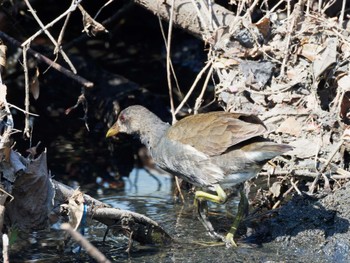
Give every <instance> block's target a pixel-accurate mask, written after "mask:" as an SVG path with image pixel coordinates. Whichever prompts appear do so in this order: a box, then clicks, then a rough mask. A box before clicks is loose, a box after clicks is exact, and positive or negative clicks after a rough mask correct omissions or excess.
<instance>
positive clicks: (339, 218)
mask: <svg viewBox="0 0 350 263" xmlns="http://www.w3.org/2000/svg"><path fill="white" fill-rule="evenodd" d="M349 190H350V183H347V184H345V185H344V186H343V187H342V188H340V189H338V190H336V191H335V192H334V193H331V194H328V195H327V196H326V197H324V198H321V199H316V198H312V197H308V196H295V197H294V198H293V199H292V200H291V201H290V202H289V203H288V204H286V205H284V206H283V207H281V208H280V209H279V210H278V211H277V212H276V214H275V216H273V217H272V218H270V219H269V220H266V221H265V222H263V223H260V224H259V229H258V230H257V232H256V234H255V236H256V237H258V238H260V239H261V240H262V242H263V246H265V247H275V248H276V247H279V248H280V250H283V252H284V253H287V254H289V253H291V254H292V255H296V254H299V255H300V258H299V259H300V260H301V262H305V261H304V260H307V259H310V260H311V259H313V260H315V259H316V258H317V260H318V261H319V262H350V254H349V248H350V242H349V241H350V231H349V220H350V206H349V203H348V200H349V198H350V192H349Z"/></svg>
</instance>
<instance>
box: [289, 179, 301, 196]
mask: <svg viewBox="0 0 350 263" xmlns="http://www.w3.org/2000/svg"><path fill="white" fill-rule="evenodd" d="M290 183H291V185H292V186H293V188H294V189H295V191H296V192H297V193H298V195H302V193H301V191H300V190H299V188H298V186H297V184H298V183H299V181H296V182H294V181H293V178H291V179H290Z"/></svg>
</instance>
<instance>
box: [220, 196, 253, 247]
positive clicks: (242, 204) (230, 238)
mask: <svg viewBox="0 0 350 263" xmlns="http://www.w3.org/2000/svg"><path fill="white" fill-rule="evenodd" d="M240 195H241V199H240V200H239V205H238V211H237V215H236V217H235V221H234V222H233V224H232V226H231V228H230V230H229V231H228V233H227V235H226V238H225V239H226V240H225V242H226V245H227V246H235V247H236V246H237V244H236V242H235V241H234V237H235V234H236V231H237V228H238V226H239V224H240V223H241V221H242V219H243V217H244V216H245V213H246V211H247V208H248V199H247V197H246V195H245V193H244V191H243V189H241V190H240Z"/></svg>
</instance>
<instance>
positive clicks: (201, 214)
mask: <svg viewBox="0 0 350 263" xmlns="http://www.w3.org/2000/svg"><path fill="white" fill-rule="evenodd" d="M195 205H196V206H197V213H198V219H199V221H201V223H202V224H203V226H204V227H205V228H206V230H207V231H208V233H209V235H210V236H212V237H215V238H218V239H220V240H223V237H222V236H221V235H219V234H218V233H216V232H215V230H214V227H213V225H212V224H211V223H210V221H209V219H208V217H207V212H208V204H207V201H205V200H200V199H195Z"/></svg>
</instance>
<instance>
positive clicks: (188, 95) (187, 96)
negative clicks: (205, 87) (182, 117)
mask: <svg viewBox="0 0 350 263" xmlns="http://www.w3.org/2000/svg"><path fill="white" fill-rule="evenodd" d="M211 65H212V62H211V61H209V62H208V63H207V64H206V65H205V67H204V68H202V70H201V71H200V72H199V73H198V75H197V77H196V79H195V80H194V82H193V84H192V86H191V88H190V90H189V91H188V92H187V94H186V96H185V98H184V99H183V100H182V101H181V103H180V105H179V106H177V108H176V110H175V115H176V114H177V113H178V112H179V111H180V110H181V108H182V107H183V105H184V104H185V103H186V101H187V100H188V99H189V97H190V96H191V94H192V92H193V90H194V88H195V87H196V85H197V83H198V81H199V80H200V79H201V77H202V75H203V74H204V73H205V71H206V70H207V69H208V68H209V67H210V66H211Z"/></svg>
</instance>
